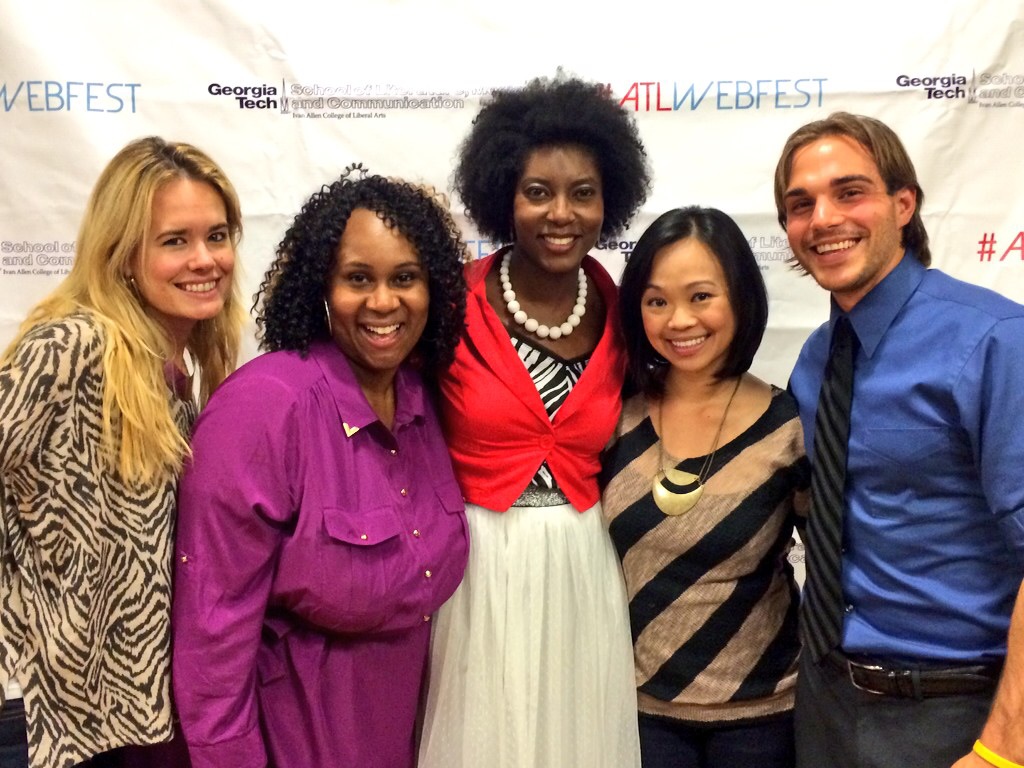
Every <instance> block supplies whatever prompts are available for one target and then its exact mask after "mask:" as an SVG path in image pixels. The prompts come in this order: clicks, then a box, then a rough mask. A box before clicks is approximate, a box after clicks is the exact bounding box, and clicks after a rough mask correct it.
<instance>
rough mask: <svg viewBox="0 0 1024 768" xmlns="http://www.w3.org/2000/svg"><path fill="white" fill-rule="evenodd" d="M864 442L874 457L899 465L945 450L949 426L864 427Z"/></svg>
mask: <svg viewBox="0 0 1024 768" xmlns="http://www.w3.org/2000/svg"><path fill="white" fill-rule="evenodd" d="M864 445H865V446H866V447H867V448H868V450H870V451H871V452H872V453H874V454H876V455H877V456H878V457H881V458H883V459H886V460H887V461H890V462H893V463H895V464H898V465H900V466H913V465H915V464H920V463H922V462H925V461H928V460H929V459H930V457H932V456H934V455H935V454H936V453H938V452H939V451H947V452H948V449H949V445H950V430H949V429H947V428H946V427H922V428H919V429H867V430H865V431H864Z"/></svg>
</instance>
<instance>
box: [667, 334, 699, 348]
mask: <svg viewBox="0 0 1024 768" xmlns="http://www.w3.org/2000/svg"><path fill="white" fill-rule="evenodd" d="M706 339H707V336H706V335H705V336H698V337H697V338H696V339H679V340H677V341H671V342H669V343H670V344H671V345H672V346H673V347H676V348H677V349H689V348H690V347H696V346H698V345H700V344H703V343H704V341H705V340H706Z"/></svg>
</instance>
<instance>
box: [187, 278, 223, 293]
mask: <svg viewBox="0 0 1024 768" xmlns="http://www.w3.org/2000/svg"><path fill="white" fill-rule="evenodd" d="M216 287H217V281H216V280H211V281H210V282H208V283H185V285H183V286H182V288H183V289H184V290H185V291H187V292H188V293H206V292H207V291H212V290H213V289H214V288H216Z"/></svg>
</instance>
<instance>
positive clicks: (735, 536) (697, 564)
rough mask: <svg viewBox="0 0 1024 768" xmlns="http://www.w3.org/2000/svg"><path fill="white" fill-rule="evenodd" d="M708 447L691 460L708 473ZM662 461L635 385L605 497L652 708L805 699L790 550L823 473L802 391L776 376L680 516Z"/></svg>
mask: <svg viewBox="0 0 1024 768" xmlns="http://www.w3.org/2000/svg"><path fill="white" fill-rule="evenodd" d="M705 458H706V457H703V456H698V457H695V458H692V459H685V460H683V461H682V462H680V463H678V464H677V466H678V467H679V468H680V469H683V470H687V471H689V472H693V473H694V474H697V473H699V472H700V470H701V467H702V465H703V464H704V460H705ZM660 461H661V454H660V445H659V440H658V436H657V433H656V432H655V430H654V426H653V425H652V423H651V419H650V417H649V415H648V412H647V404H646V402H645V399H644V397H643V396H637V397H634V398H632V399H630V400H628V401H627V402H626V403H625V404H624V405H623V410H622V417H621V419H620V421H619V425H618V428H617V430H616V433H615V437H614V439H613V441H612V443H611V444H610V445H609V447H608V449H607V450H606V452H605V456H604V472H603V487H604V496H603V507H604V514H605V515H606V518H607V520H608V521H609V528H610V533H611V537H612V540H613V542H614V544H615V548H616V550H617V551H618V554H619V558H620V559H621V561H622V567H623V572H624V574H625V578H626V586H627V590H628V594H629V601H630V602H629V611H630V623H631V626H632V631H633V646H634V658H635V662H636V678H637V694H638V700H639V706H640V711H641V712H644V713H647V714H652V715H659V716H664V717H670V718H673V719H677V720H685V721H693V722H719V721H737V720H746V719H751V718H758V717H764V716H769V715H773V714H777V713H779V712H783V711H785V710H787V709H791V708H792V706H793V693H794V688H795V684H796V666H797V665H796V662H797V656H798V651H799V643H798V640H797V605H798V602H799V596H798V590H797V585H796V582H795V580H794V576H793V569H792V567H791V566H790V564H789V562H788V561H787V554H788V552H789V549H790V547H791V545H792V541H793V539H792V536H793V526H794V521H795V515H796V514H805V513H806V499H807V486H808V484H809V477H810V472H809V467H808V463H807V459H806V457H805V455H804V448H803V435H802V432H801V429H800V422H799V417H798V414H797V409H796V404H795V402H794V401H793V399H792V398H791V396H790V395H789V394H788V393H786V392H784V391H782V390H780V389H778V388H773V393H772V399H771V403H770V405H769V407H768V409H767V410H766V411H765V413H764V414H763V415H762V416H761V417H760V418H759V419H758V420H757V421H756V422H755V423H754V424H753V425H752V426H751V427H750V428H749V429H747V430H746V431H745V432H744V433H742V434H741V435H739V436H738V437H736V438H735V439H734V440H732V441H730V442H728V443H726V444H725V445H722V446H720V447H719V449H718V451H717V453H716V454H715V457H714V464H713V466H712V467H711V470H710V475H709V477H708V478H707V480H706V482H705V488H704V493H703V496H702V497H701V499H700V501H699V502H698V503H697V505H696V506H695V507H694V508H693V509H691V510H690V511H689V512H687V513H685V514H683V515H680V516H678V517H669V516H666V515H664V514H662V512H661V511H660V510H659V509H658V508H657V507H656V506H655V504H654V500H653V497H652V494H651V482H652V480H653V478H654V475H655V473H656V472H657V470H658V466H659V462H660Z"/></svg>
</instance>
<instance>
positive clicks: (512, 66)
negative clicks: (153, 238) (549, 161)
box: [0, 0, 1024, 384]
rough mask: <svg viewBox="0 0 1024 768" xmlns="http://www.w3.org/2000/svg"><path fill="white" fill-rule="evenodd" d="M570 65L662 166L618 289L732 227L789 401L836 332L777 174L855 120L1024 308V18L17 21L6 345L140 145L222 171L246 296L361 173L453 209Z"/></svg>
mask: <svg viewBox="0 0 1024 768" xmlns="http://www.w3.org/2000/svg"><path fill="white" fill-rule="evenodd" d="M558 67H562V68H563V69H564V70H566V71H567V72H570V73H573V74H578V75H580V76H583V77H586V78H588V79H592V80H596V81H599V82H601V83H605V84H607V86H608V87H609V89H610V92H611V94H612V95H613V98H615V99H616V100H618V101H619V102H620V103H621V104H622V105H623V106H624V107H625V108H626V109H628V110H629V111H630V112H631V113H633V114H635V116H636V119H637V121H638V122H639V126H640V131H641V134H642V136H643V139H644V141H645V143H646V145H647V147H648V150H649V153H650V158H651V162H652V165H653V168H654V189H653V194H652V196H651V197H650V199H649V200H648V202H647V205H646V206H645V208H644V210H643V211H642V213H641V215H640V216H639V217H638V219H637V220H636V221H635V222H634V224H633V226H632V228H631V229H630V230H629V232H627V233H626V234H624V235H623V236H622V237H620V238H617V239H616V240H615V241H613V242H602V243H600V244H599V246H598V251H597V254H596V255H598V256H599V257H600V259H601V260H602V261H603V263H604V264H605V265H606V266H607V267H608V268H609V270H610V271H611V272H612V273H613V274H614V275H618V274H619V273H620V272H621V269H622V265H623V263H624V260H625V258H626V257H627V256H628V254H629V252H630V249H631V247H632V244H633V242H634V241H635V240H636V238H637V237H638V236H639V234H640V232H642V231H643V229H644V227H645V226H646V225H647V224H648V223H649V222H650V221H652V220H653V219H654V218H655V217H656V216H657V215H658V214H659V213H661V212H662V211H664V210H666V209H668V208H672V207H676V206H680V205H686V204H692V203H697V204H702V205H712V206H716V207H719V208H722V209H723V210H725V211H726V212H728V213H730V214H732V215H733V216H734V217H735V218H736V219H737V220H738V222H739V223H740V225H741V227H742V228H743V230H744V232H745V233H746V234H747V236H748V237H749V239H750V242H751V244H752V246H753V249H754V251H755V253H756V254H757V257H758V259H759V260H760V263H761V266H762V269H763V271H764V276H765V278H766V280H767V283H768V287H769V292H770V295H771V318H770V326H769V332H768V335H767V337H766V340H765V343H764V346H763V348H762V350H761V353H760V354H759V355H758V358H757V360H756V362H755V372H756V373H758V374H759V375H761V376H762V377H763V378H766V379H768V380H770V381H773V382H776V383H779V384H785V381H786V379H787V377H788V373H789V370H790V367H791V366H792V364H793V361H794V359H795V357H796V354H797V351H798V349H799V346H800V344H801V342H802V341H803V339H804V338H805V337H806V336H807V334H808V333H809V332H810V330H811V329H812V328H813V327H814V326H815V325H817V324H818V323H819V322H821V320H822V319H823V318H824V317H825V316H826V313H827V300H826V296H825V294H824V293H823V292H822V291H820V290H819V289H818V288H817V287H816V286H815V285H814V284H813V283H812V282H811V280H810V279H809V278H805V277H801V276H799V275H798V274H797V273H796V272H794V271H793V270H792V269H791V268H790V267H789V266H788V265H787V258H788V257H789V248H788V245H787V243H786V240H785V237H784V234H783V232H782V231H781V230H780V229H779V226H778V224H777V222H776V218H775V211H774V204H773V198H772V173H773V169H774V166H775V162H776V160H777V157H778V153H779V151H780V149H781V146H782V144H783V142H784V140H785V138H786V136H788V134H789V133H790V132H791V131H792V130H793V129H795V128H796V127H797V126H799V125H801V124H803V123H805V122H807V121H810V120H813V119H817V118H820V117H823V116H825V115H827V114H828V113H829V112H832V111H834V110H839V109H843V110H848V111H853V112H860V113H864V114H870V115H873V116H876V117H879V118H881V119H882V120H884V121H886V122H888V123H889V124H890V125H892V126H893V127H894V128H895V129H896V130H897V132H898V133H899V134H900V135H901V136H902V138H903V139H904V141H905V143H906V144H907V146H908V149H909V150H910V152H911V155H912V156H913V158H914V159H915V161H916V163H917V167H918V170H919V173H920V176H921V180H922V184H923V187H924V189H925V191H926V194H927V200H926V207H925V210H924V218H925V222H926V224H927V226H928V229H929V231H930V233H931V237H932V241H933V252H934V257H935V259H934V262H935V266H937V267H940V268H942V269H944V270H946V271H948V272H950V273H952V274H954V275H956V276H958V277H961V278H964V279H966V280H969V281H972V282H975V283H979V284H982V285H986V286H989V287H992V288H995V289H996V290H998V291H1001V292H1003V293H1005V294H1006V295H1008V296H1010V297H1011V298H1014V299H1016V300H1018V301H1022V300H1024V194H1022V189H1024V6H1022V4H1021V3H1020V2H1013V1H1010V0H972V1H971V2H950V1H949V0H930V2H928V3H898V2H892V1H891V0H885V1H884V2H879V1H878V0H863V1H862V2H857V3H849V2H845V3H839V2H832V1H831V0H818V2H805V1H804V0H776V1H775V2H772V3H765V4H755V3H749V2H746V1H744V2H729V1H726V2H718V3H707V2H704V3H674V4H673V3H664V2H661V0H657V2H652V1H650V0H632V1H631V2H616V3H612V2H607V3H606V2H601V1H600V0H598V1H597V2H587V3H578V2H561V3H560V2H555V1H553V0H543V1H542V2H538V1H537V0H518V1H517V2H514V3H512V2H475V3H474V2H468V1H467V0H445V1H440V0H429V1H428V0H422V1H417V0H391V1H390V2H384V1H381V0H362V1H361V2H338V3H328V2H306V0H294V1H293V2H280V1H279V0H277V1H275V2H272V3H271V2H257V1H255V0H203V1H199V0H149V1H148V2H138V0H107V1H104V0H86V1H84V2H72V1H71V0H68V1H67V2H55V1H54V0H33V2H23V0H0V122H2V125H3V133H2V136H3V138H2V142H0V152H2V154H3V172H2V174H0V344H6V343H7V341H8V340H9V339H10V338H11V336H12V335H13V332H14V330H15V328H16V326H17V324H18V323H19V322H20V320H21V318H22V317H23V316H24V314H25V313H26V312H27V310H28V309H29V307H30V306H31V305H32V304H33V303H35V302H36V301H37V300H38V299H39V298H41V297H42V296H43V295H44V294H45V293H47V292H48V291H49V290H50V289H51V288H52V287H53V286H54V285H55V284H56V283H57V281H59V280H60V279H61V277H62V275H64V274H65V273H66V272H67V270H68V269H69V266H70V265H71V263H72V262H73V260H74V258H75V236H76V232H77V228H78V221H79V217H80V215H81V211H82V208H83V206H84V203H85V200H86V197H87V195H88V192H89V190H90V188H91V187H92V185H93V183H94V181H95V179H96V177H97V175H98V174H99V172H100V170H101V168H102V167H103V165H104V164H105V163H106V161H107V160H108V159H109V158H110V157H111V156H112V155H113V153H114V152H115V151H117V150H118V149H119V148H120V147H121V146H122V145H124V144H125V143H126V142H127V141H129V140H131V139H133V138H136V137H138V136H141V135H148V134H159V135H162V136H164V137H165V138H169V139H176V140H185V141H189V142H192V143H194V144H196V145H198V146H200V147H201V148H203V149H204V150H206V151H207V152H209V153H210V154H211V155H212V156H213V157H214V158H215V159H216V160H217V161H218V162H219V163H220V164H222V165H223V166H224V167H225V169H226V170H227V172H228V174H229V176H230V177H231V179H232V180H233V182H234V183H235V185H236V186H237V188H238V191H239V194H240V197H241V201H242V206H243V212H244V214H245V238H244V241H243V244H242V247H241V254H240V255H241V261H242V264H243V268H244V272H243V289H244V292H245V294H246V295H247V296H251V295H252V294H253V292H254V291H255V289H256V286H257V285H258V283H259V280H260V278H261V276H262V273H263V271H264V269H265V268H266V265H267V264H268V262H269V260H270V258H271V256H272V253H273V250H274V247H275V245H276V243H277V242H278V240H279V239H280V237H281V235H282V234H283V232H284V230H285V228H286V226H287V224H288V223H289V221H290V219H291V217H292V216H293V215H294V213H295V212H296V211H297V210H298V208H299V207H300V206H301V204H302V202H303V200H304V199H305V198H306V197H307V196H308V195H309V194H310V193H312V192H313V191H314V190H315V189H317V188H318V187H319V186H320V185H321V184H323V183H325V182H329V181H331V180H332V179H334V178H335V177H336V176H337V175H338V173H339V172H340V171H341V170H342V168H344V167H345V166H346V165H348V164H349V163H352V162H355V161H360V162H362V163H364V164H365V165H366V166H368V167H369V168H370V169H371V170H372V171H375V172H380V173H384V174H395V175H401V176H405V177H408V178H412V179H418V180H423V181H428V182H431V183H433V184H435V185H437V186H440V187H442V188H447V187H448V179H449V175H450V172H451V167H452V158H453V154H454V152H455V149H456V147H457V145H458V143H459V141H460V139H461V138H462V136H463V135H464V133H465V132H466V130H467V128H468V126H469V124H470V121H471V120H472V118H473V116H474V114H475V113H476V111H477V109H478V108H479V105H480V100H481V97H482V96H483V95H485V94H486V93H488V92H489V91H490V89H492V88H494V87H496V86H510V85H519V84H522V83H523V82H525V81H526V80H528V79H529V78H531V77H533V76H536V75H548V76H550V75H553V74H554V73H555V72H556V69H557V68H558ZM455 206H456V210H457V211H458V210H459V206H458V201H455ZM460 221H461V222H462V223H463V224H465V219H464V218H462V217H460ZM466 237H467V238H468V240H469V242H470V247H471V248H472V250H473V251H474V252H475V253H480V254H484V253H486V252H488V251H489V250H490V249H491V248H492V244H491V243H487V242H483V241H481V240H480V239H479V238H478V236H477V235H476V234H475V233H474V232H473V231H472V229H471V228H470V227H469V225H466ZM250 335H251V334H250ZM255 354H256V346H255V343H254V341H253V340H252V339H250V340H249V342H248V344H247V346H246V349H245V357H246V358H248V357H251V356H253V355H255Z"/></svg>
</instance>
